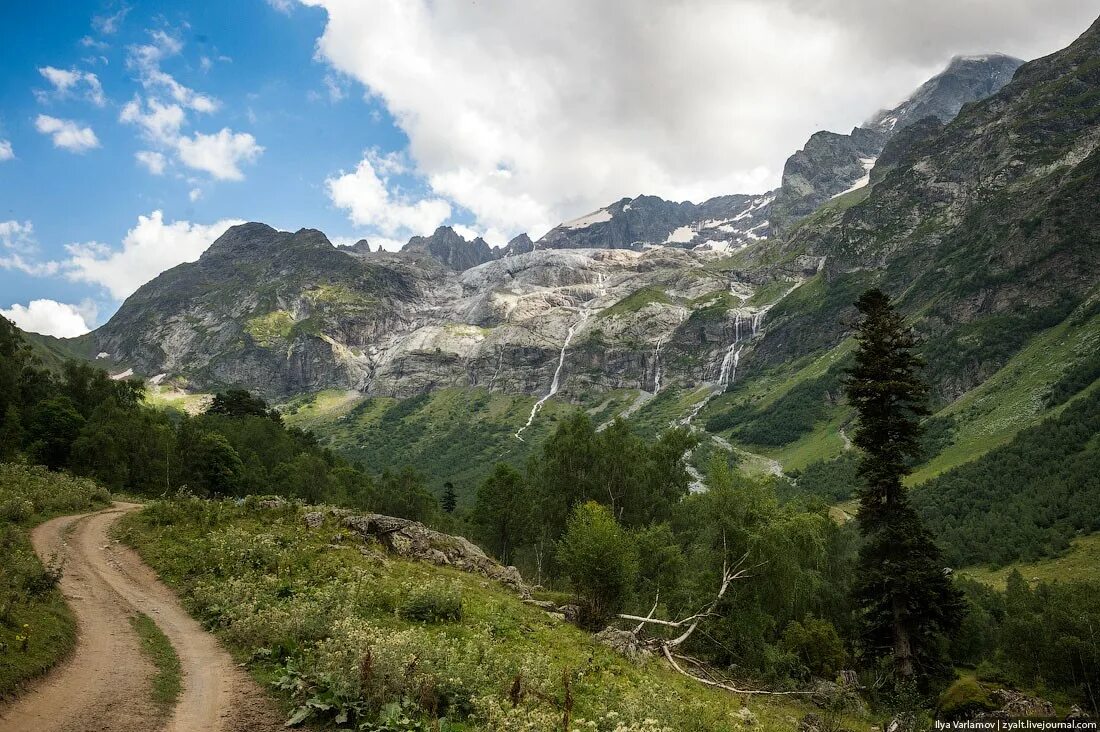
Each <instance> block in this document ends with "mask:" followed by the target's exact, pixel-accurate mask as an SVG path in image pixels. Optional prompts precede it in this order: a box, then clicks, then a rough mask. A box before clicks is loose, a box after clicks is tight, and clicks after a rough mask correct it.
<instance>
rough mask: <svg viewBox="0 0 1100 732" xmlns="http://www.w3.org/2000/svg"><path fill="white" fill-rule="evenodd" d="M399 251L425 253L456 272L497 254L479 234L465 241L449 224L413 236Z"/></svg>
mask: <svg viewBox="0 0 1100 732" xmlns="http://www.w3.org/2000/svg"><path fill="white" fill-rule="evenodd" d="M401 251H402V252H405V253H408V254H426V255H428V256H430V257H432V258H434V259H435V260H437V261H439V262H441V263H442V264H444V265H446V266H447V267H449V268H451V269H453V270H455V271H456V272H461V271H462V270H464V269H469V268H470V267H476V266H477V265H479V264H483V263H485V262H491V261H493V260H494V259H496V258H497V256H498V254H499V253H498V252H497V251H496V250H495V249H493V248H492V247H490V246H489V245H488V244H487V243H486V241H485V240H484V239H482V238H481V237H480V236H479V237H477V238H476V239H474V240H473V241H467V240H466V239H465V238H463V237H462V236H460V235H459V234H458V233H456V232H455V230H454V229H452V228H451V227H449V226H440V227H439V228H438V229H436V230H435V233H434V234H432V235H431V236H414V237H413V238H412V239H409V241H408V243H407V244H405V246H404V247H403V248H402V249H401Z"/></svg>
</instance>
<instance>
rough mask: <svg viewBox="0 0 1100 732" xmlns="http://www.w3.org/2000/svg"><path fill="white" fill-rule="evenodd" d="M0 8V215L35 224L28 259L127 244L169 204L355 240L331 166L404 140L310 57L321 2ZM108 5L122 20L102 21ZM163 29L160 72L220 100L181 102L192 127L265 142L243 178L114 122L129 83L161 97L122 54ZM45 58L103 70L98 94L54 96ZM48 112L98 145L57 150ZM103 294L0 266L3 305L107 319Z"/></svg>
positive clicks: (193, 216)
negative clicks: (3, 156)
mask: <svg viewBox="0 0 1100 732" xmlns="http://www.w3.org/2000/svg"><path fill="white" fill-rule="evenodd" d="M120 11H122V14H121V15H119V13H120ZM2 12H3V16H4V17H3V22H4V27H5V28H7V29H9V32H7V33H5V43H4V44H3V46H2V47H0V67H2V68H3V76H2V77H0V110H2V111H0V139H3V140H6V141H8V142H9V143H10V145H11V149H12V152H13V153H14V158H13V159H10V160H7V161H4V162H3V163H2V164H0V201H2V204H0V205H2V207H3V208H2V210H0V219H3V220H11V221H16V222H20V223H25V222H28V221H29V222H31V226H33V242H34V244H33V245H32V246H34V247H35V249H34V250H32V251H31V252H30V253H29V254H26V255H24V259H25V260H28V259H33V260H35V261H50V260H53V261H56V260H58V259H63V258H64V257H65V255H66V252H65V250H64V248H63V247H64V245H65V244H70V243H74V242H91V241H95V242H102V243H105V244H107V245H109V246H118V244H119V242H121V241H122V240H123V238H124V237H125V236H126V234H127V232H128V231H129V230H130V229H131V228H133V227H134V226H135V225H136V223H137V217H138V216H139V215H148V214H150V213H151V212H153V211H162V212H163V217H164V219H165V220H166V221H175V220H186V221H201V222H215V221H218V220H223V219H246V220H261V221H266V222H269V223H271V224H272V225H275V226H277V227H279V228H286V229H296V228H300V227H305V226H310V227H315V228H321V229H323V230H325V231H326V232H328V233H330V234H331V235H340V234H346V235H348V236H350V235H351V234H352V231H351V229H352V227H351V225H350V224H349V222H348V221H347V219H346V217H345V216H344V215H343V214H342V213H340V212H339V211H338V210H336V209H335V208H333V207H332V206H331V205H329V202H328V199H327V198H326V196H325V193H324V190H323V189H324V181H325V178H326V176H329V175H331V174H332V173H333V172H334V171H337V170H339V169H341V168H342V167H345V166H347V165H348V164H349V162H350V163H352V164H354V162H355V161H357V160H358V159H359V157H360V155H361V153H362V152H363V150H364V149H365V148H367V147H371V146H379V147H382V148H385V149H401V148H402V147H403V146H404V145H405V139H404V136H403V134H402V133H401V131H400V130H399V129H397V128H396V127H394V125H393V124H392V122H391V119H390V117H389V115H387V114H386V113H385V109H384V107H382V106H381V105H380V104H379V103H378V102H370V101H366V100H365V99H364V97H363V94H362V93H361V91H360V92H356V93H350V92H351V90H350V88H349V87H350V82H348V81H347V80H342V81H341V82H339V83H338V85H337V86H336V87H335V88H336V89H338V90H339V91H337V92H336V95H337V97H340V98H335V99H334V96H333V94H334V93H333V92H332V91H331V90H330V84H329V83H327V82H326V79H330V80H331V79H332V73H331V71H330V70H329V69H328V68H327V67H326V65H325V64H323V63H320V62H315V61H313V51H314V44H315V42H316V39H317V37H318V36H319V35H320V33H321V30H322V28H323V23H324V12H323V11H322V10H318V9H310V8H299V9H297V10H296V12H295V13H294V16H293V18H292V19H291V18H290V17H288V16H287V15H286V14H283V13H280V12H277V11H276V10H275V9H273V8H272V7H271V6H269V5H267V4H266V3H263V2H252V3H249V2H241V3H221V2H209V3H195V4H180V5H179V6H175V7H174V6H171V5H165V6H160V5H157V4H151V3H143V4H139V5H134V6H132V7H131V6H121V5H111V4H102V3H75V2H48V3H5V6H4V10H3V11H2ZM112 16H114V20H113V22H107V23H104V22H103V21H102V19H103V18H110V17H112ZM97 18H99V19H100V20H99V21H97V20H96V19H97ZM112 26H113V27H114V31H113V32H109V31H111V29H112ZM245 28H247V29H248V32H242V29H245ZM13 29H14V31H15V32H11V31H12V30H13ZM104 30H107V31H108V32H104ZM155 32H163V33H166V34H169V35H170V36H171V37H172V38H173V39H175V40H176V41H178V43H179V44H180V46H181V49H180V50H179V52H178V53H173V54H171V55H169V56H168V57H166V58H165V59H164V60H163V61H162V62H161V63H160V67H161V69H162V70H163V72H165V73H168V74H170V75H171V76H172V77H173V78H174V79H175V80H176V81H177V82H178V83H180V84H183V85H185V86H187V87H189V88H192V89H194V90H196V91H197V92H199V93H201V94H203V95H206V96H209V97H211V98H212V99H214V100H216V102H217V109H216V110H214V111H213V112H210V113H199V112H194V111H188V112H187V114H186V120H187V121H186V123H185V124H184V125H183V127H182V129H183V131H184V132H185V133H186V132H188V131H190V132H191V133H192V134H193V133H196V132H201V133H206V134H213V133H217V132H219V131H220V130H222V129H223V128H228V129H230V130H231V131H233V132H234V133H244V134H250V135H252V136H253V137H254V138H255V140H256V144H257V145H259V146H261V147H262V148H263V150H262V152H260V153H259V154H258V155H256V156H255V158H254V159H253V160H252V161H251V162H242V163H240V165H239V168H240V170H241V173H242V174H243V176H244V180H231V179H224V178H223V179H220V178H219V176H218V175H214V174H211V173H210V172H209V171H204V170H196V169H193V168H190V167H188V166H187V165H185V164H182V163H180V162H178V161H176V162H173V161H172V160H171V156H170V154H169V153H167V152H166V151H164V148H163V147H161V146H158V145H155V144H150V142H149V141H148V140H147V139H145V138H144V137H143V136H142V135H141V134H140V133H139V132H138V131H137V129H136V128H135V125H133V124H127V123H125V122H122V121H120V114H121V112H122V108H123V107H124V105H125V104H126V103H128V102H130V101H131V100H133V99H134V98H135V95H139V96H141V97H142V98H143V99H148V98H150V96H152V95H155V96H156V97H157V98H165V94H164V93H163V92H160V91H153V92H152V95H151V94H150V93H148V92H147V91H146V90H145V89H144V88H143V86H142V84H141V82H140V81H139V80H138V79H137V76H138V74H139V72H138V71H136V70H135V69H134V67H133V63H132V62H131V63H129V64H128V63H127V60H128V58H130V57H131V56H132V54H133V51H132V49H133V48H134V47H136V46H142V45H147V44H151V43H155V40H154V37H153V35H152V34H153V33H155ZM47 67H53V68H57V69H61V70H64V71H73V70H75V71H77V72H80V73H93V74H95V76H96V78H97V79H98V82H99V84H100V86H101V87H102V93H103V100H102V101H101V102H99V103H98V104H97V103H96V102H95V101H94V100H93V99H92V98H90V96H89V93H88V91H89V88H90V87H89V86H88V84H87V83H85V82H84V81H80V82H78V83H76V84H75V85H73V86H72V87H71V88H70V89H68V90H67V91H65V92H59V91H58V89H57V88H56V87H55V86H54V85H53V84H51V83H50V81H49V80H48V79H47V78H46V77H45V76H44V75H43V73H42V72H40V69H46V68H47ZM166 101H167V99H166ZM40 115H46V116H48V117H52V118H54V119H60V120H65V121H73V122H75V123H76V124H77V125H78V126H79V127H80V128H85V127H87V128H90V129H91V130H92V131H93V132H94V135H95V138H96V140H97V141H98V143H97V144H96V145H95V146H94V147H91V148H89V149H86V150H83V151H77V152H74V151H73V150H72V149H71V148H65V147H57V146H55V145H54V143H53V141H52V137H51V135H49V134H44V133H41V132H39V131H38V129H37V126H36V122H37V120H38V119H39V116H40ZM139 151H153V152H155V151H161V153H160V154H162V155H165V156H166V159H167V160H166V167H165V170H164V172H163V173H162V174H160V175H154V174H151V173H150V172H149V171H148V170H147V169H146V168H145V167H144V166H143V165H141V164H140V163H139V162H138V160H137V159H136V158H135V155H136V154H137V153H138V152H139ZM192 191H196V193H194V194H192ZM193 196H194V197H196V200H192V197H193ZM3 254H4V252H3V251H2V250H0V256H3ZM103 290H104V288H103V287H102V286H100V285H98V284H96V283H89V282H74V281H72V280H70V279H68V278H66V277H64V276H31V275H29V274H28V273H26V272H23V271H20V269H18V268H15V267H9V268H0V293H3V295H2V296H0V307H4V308H6V307H8V306H9V305H10V304H11V303H27V302H28V301H30V300H32V299H36V298H51V299H56V300H60V301H63V302H67V303H79V302H81V301H90V302H91V303H93V304H98V309H101V310H104V312H103V313H102V315H109V309H110V308H111V306H112V304H113V302H114V300H115V298H113V297H111V296H110V293H109V292H108V293H104V291H103ZM105 295H106V297H105Z"/></svg>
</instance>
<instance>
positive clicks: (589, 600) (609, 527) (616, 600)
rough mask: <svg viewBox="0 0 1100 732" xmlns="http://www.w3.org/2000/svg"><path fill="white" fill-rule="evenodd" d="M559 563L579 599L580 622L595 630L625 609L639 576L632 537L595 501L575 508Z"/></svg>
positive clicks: (559, 556)
mask: <svg viewBox="0 0 1100 732" xmlns="http://www.w3.org/2000/svg"><path fill="white" fill-rule="evenodd" d="M558 561H559V562H560V563H561V565H562V568H563V569H564V570H565V573H566V575H567V576H568V577H569V581H570V582H571V583H572V585H573V589H574V590H575V591H576V592H577V594H578V595H579V596H580V597H579V599H580V601H581V622H582V623H583V624H584V625H586V626H588V627H592V628H595V627H598V626H600V625H602V624H603V623H604V622H605V621H606V620H607V619H608V618H609V617H611V616H612V615H614V614H615V613H617V612H618V611H619V610H620V609H621V608H622V606H623V604H624V603H625V602H626V598H627V595H628V593H629V592H630V589H631V588H632V587H633V586H634V581H635V578H636V577H637V575H638V557H637V555H636V553H635V549H634V544H633V542H632V541H631V540H630V536H629V535H628V534H627V533H626V532H625V531H624V530H623V528H622V527H621V526H619V524H618V522H617V521H615V517H614V516H612V515H611V511H610V510H608V508H607V507H606V506H602V505H600V504H598V503H596V502H594V501H588V502H587V503H582V504H579V505H578V506H577V507H576V508H574V509H573V513H572V515H571V516H570V517H569V523H568V524H567V527H566V530H565V536H563V537H562V540H561V541H560V542H559V543H558Z"/></svg>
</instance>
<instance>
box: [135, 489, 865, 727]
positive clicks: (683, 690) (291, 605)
mask: <svg viewBox="0 0 1100 732" xmlns="http://www.w3.org/2000/svg"><path fill="white" fill-rule="evenodd" d="M302 517H303V509H301V508H299V507H293V506H287V507H285V508H276V509H264V508H259V507H258V503H257V502H256V501H253V500H250V501H247V502H246V503H245V504H244V505H242V506H238V505H234V504H233V503H232V502H210V501H200V500H182V501H171V502H161V503H154V504H152V505H151V506H150V507H148V508H147V509H146V510H145V511H142V512H140V513H137V514H133V515H130V516H127V517H125V518H124V519H123V527H122V529H121V531H120V535H121V536H122V537H123V538H124V539H125V540H126V541H127V542H129V543H131V544H133V545H134V546H135V547H136V548H137V549H138V551H139V552H140V553H141V554H142V556H143V557H144V558H145V559H146V560H147V561H148V562H149V563H151V564H152V565H153V566H154V567H155V568H156V569H157V571H158V573H159V574H160V575H161V577H163V578H164V579H165V581H167V582H168V583H169V584H171V585H172V586H173V587H174V588H175V589H176V590H177V591H178V592H180V593H181V595H182V596H183V597H184V598H185V600H186V601H187V602H189V603H190V604H191V606H192V607H193V609H194V612H195V613H196V614H197V615H198V616H199V617H201V618H203V620H204V621H205V622H206V624H207V626H208V627H211V628H213V629H214V630H215V631H216V632H217V633H218V635H219V636H220V638H221V639H222V641H223V642H225V643H226V644H227V645H228V646H229V647H230V648H231V649H232V650H233V651H234V652H235V653H236V654H237V655H238V656H239V657H240V658H242V659H244V660H245V662H246V664H247V666H248V668H249V670H250V671H251V672H252V673H253V674H254V675H255V676H257V677H258V678H259V679H261V680H263V681H265V682H268V683H272V684H274V686H275V687H276V689H277V690H279V693H281V695H282V696H283V697H284V698H286V699H287V700H288V701H289V702H290V703H292V704H293V705H295V706H296V707H297V708H298V709H299V710H300V711H301V716H302V717H303V718H306V719H309V718H314V719H326V720H332V719H336V720H337V721H341V715H346V717H350V719H351V721H355V720H363V719H367V718H370V717H371V716H375V715H379V714H381V715H382V716H385V715H391V716H393V717H394V718H395V719H396V717H397V716H399V715H401V714H404V713H406V710H407V713H408V714H409V715H410V716H415V710H416V709H417V708H426V707H432V708H434V709H435V710H436V714H438V715H440V716H442V717H443V718H444V722H443V726H442V727H440V729H447V730H488V729H493V730H517V731H518V730H525V729H531V730H549V729H557V728H560V727H561V726H562V720H563V717H564V716H565V714H566V712H565V709H566V705H568V708H569V709H570V712H569V718H570V720H571V725H570V727H569V729H571V730H572V729H592V730H597V731H598V732H672V731H673V730H675V731H676V732H732V731H733V730H741V729H744V728H745V727H746V726H751V727H752V728H753V729H760V730H791V729H793V728H794V727H796V726H797V722H798V720H799V719H800V718H801V717H802V716H803V715H805V714H806V713H807V712H809V711H814V710H815V708H814V707H812V706H810V705H807V704H803V703H800V702H798V701H795V699H793V698H791V697H782V696H779V697H767V696H764V697H760V696H739V695H736V694H730V693H728V692H725V691H722V690H718V689H710V688H708V687H705V686H703V685H701V684H699V683H697V682H694V681H691V680H689V679H687V678H686V677H684V676H681V675H680V674H677V673H676V672H674V671H673V670H671V669H670V668H668V667H667V666H666V665H664V664H663V663H662V662H660V661H658V660H656V659H650V660H647V661H643V662H640V663H634V662H631V661H628V660H626V659H625V658H624V657H622V656H620V655H618V654H617V653H615V652H613V651H611V650H610V649H607V648H605V647H603V646H601V645H599V644H598V643H596V642H595V641H594V640H593V639H592V637H591V636H590V635H589V634H588V633H586V632H584V631H581V630H579V629H577V628H576V627H573V626H571V625H569V624H567V623H565V622H564V621H562V620H560V619H555V618H554V617H552V616H550V615H548V614H547V613H546V612H545V611H543V610H541V609H539V608H537V607H533V606H531V605H528V604H525V603H523V602H522V601H521V599H520V598H519V597H517V596H516V595H515V593H514V592H513V591H511V590H509V589H507V588H505V587H504V586H501V585H498V584H497V583H495V582H487V581H485V580H484V578H481V577H478V576H474V575H469V574H464V573H461V572H457V571H453V570H449V569H440V568H437V567H432V566H431V565H426V564H420V563H417V562H408V561H402V560H398V559H393V558H390V559H384V558H381V557H380V556H379V554H378V553H377V551H376V550H375V551H368V552H366V554H364V553H361V552H360V551H358V543H359V541H360V540H359V539H358V538H357V537H356V536H355V535H353V534H352V533H351V532H349V531H347V530H346V529H344V528H342V526H341V525H340V523H339V522H338V521H337V520H335V519H334V518H329V519H327V520H326V522H325V524H324V525H322V526H320V527H319V528H317V529H313V530H310V529H307V528H306V527H305V525H304V523H303V520H302ZM431 608H437V609H438V610H439V614H432V613H431V612H428V611H429V610H431ZM444 609H446V611H445V612H444ZM364 659H366V660H364ZM567 698H568V699H569V700H570V701H569V702H566V701H565V700H566V699H567ZM393 699H404V700H405V701H400V702H397V703H394V704H389V705H388V706H387V703H388V702H389V701H390V700H393ZM296 718H297V717H296ZM838 721H840V720H839V719H838ZM867 721H868V720H863V719H860V718H858V717H854V718H850V719H844V722H845V723H846V724H849V725H851V726H853V727H854V726H855V725H857V724H861V726H862V725H865V724H866V723H867ZM399 728H400V729H420V728H419V727H415V728H414V727H399ZM372 729H374V728H372Z"/></svg>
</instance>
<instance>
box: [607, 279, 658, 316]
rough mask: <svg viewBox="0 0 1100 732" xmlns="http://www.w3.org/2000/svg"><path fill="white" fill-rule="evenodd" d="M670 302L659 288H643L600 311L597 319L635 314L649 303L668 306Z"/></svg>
mask: <svg viewBox="0 0 1100 732" xmlns="http://www.w3.org/2000/svg"><path fill="white" fill-rule="evenodd" d="M671 302H672V300H671V298H669V296H668V295H667V294H666V293H665V291H664V290H663V289H661V288H660V287H643V288H642V289H640V290H636V291H634V292H632V293H630V294H629V295H627V296H626V297H624V298H623V299H622V300H619V301H618V302H617V303H615V304H614V305H612V306H611V307H609V308H605V309H604V310H601V311H600V314H599V316H598V317H600V318H610V317H612V316H615V315H622V314H627V313H635V312H637V311H639V310H641V309H642V308H644V307H645V306H646V305H649V304H651V303H664V304H669V303H671Z"/></svg>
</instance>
